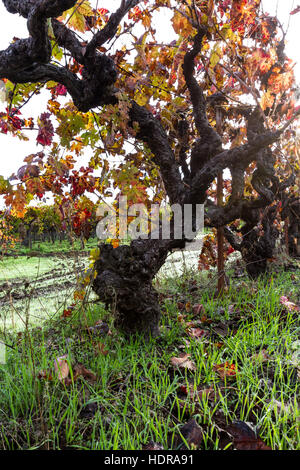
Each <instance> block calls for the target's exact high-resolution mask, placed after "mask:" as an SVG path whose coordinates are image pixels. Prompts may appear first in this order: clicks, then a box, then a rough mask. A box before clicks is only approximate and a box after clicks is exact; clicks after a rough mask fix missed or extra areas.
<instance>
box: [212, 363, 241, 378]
mask: <svg viewBox="0 0 300 470" xmlns="http://www.w3.org/2000/svg"><path fill="white" fill-rule="evenodd" d="M213 370H215V371H216V372H217V373H218V374H219V376H220V377H221V379H225V378H234V377H235V376H236V372H237V371H236V367H235V364H229V362H227V361H226V362H224V363H223V364H214V366H213Z"/></svg>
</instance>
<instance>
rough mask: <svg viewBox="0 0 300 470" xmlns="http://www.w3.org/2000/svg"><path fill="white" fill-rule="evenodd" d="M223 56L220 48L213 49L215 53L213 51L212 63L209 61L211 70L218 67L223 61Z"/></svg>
mask: <svg viewBox="0 0 300 470" xmlns="http://www.w3.org/2000/svg"><path fill="white" fill-rule="evenodd" d="M221 55H222V53H221V48H220V46H215V47H214V48H213V51H212V53H211V56H210V61H209V66H210V68H212V69H213V68H214V67H215V66H216V65H217V63H218V62H219V61H220V59H221Z"/></svg>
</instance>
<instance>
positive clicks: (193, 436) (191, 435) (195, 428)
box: [180, 419, 203, 449]
mask: <svg viewBox="0 0 300 470" xmlns="http://www.w3.org/2000/svg"><path fill="white" fill-rule="evenodd" d="M180 434H182V436H183V437H184V439H185V441H186V442H187V443H188V445H189V447H190V448H191V449H199V447H200V445H201V442H202V440H203V432H202V429H201V428H200V426H199V424H198V423H197V422H196V421H195V420H194V419H190V421H188V422H187V423H186V424H184V425H183V426H182V428H181V429H180Z"/></svg>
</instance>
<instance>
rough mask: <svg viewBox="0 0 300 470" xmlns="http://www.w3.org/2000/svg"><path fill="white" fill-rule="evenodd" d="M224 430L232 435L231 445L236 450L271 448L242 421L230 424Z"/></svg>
mask: <svg viewBox="0 0 300 470" xmlns="http://www.w3.org/2000/svg"><path fill="white" fill-rule="evenodd" d="M226 431H227V432H229V434H231V436H232V437H233V445H234V447H235V448H236V449H237V450H272V449H271V447H269V446H267V444H266V443H265V442H264V441H263V440H262V439H261V438H260V437H259V436H257V435H256V434H255V432H254V431H253V430H252V429H251V428H250V426H249V425H248V424H246V423H244V422H243V421H236V422H235V423H232V424H230V425H229V426H228V428H227V429H226Z"/></svg>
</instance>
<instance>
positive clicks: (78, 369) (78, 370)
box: [73, 364, 97, 382]
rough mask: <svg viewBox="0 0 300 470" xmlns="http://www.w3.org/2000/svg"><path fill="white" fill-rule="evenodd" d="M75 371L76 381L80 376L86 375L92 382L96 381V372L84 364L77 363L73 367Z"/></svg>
mask: <svg viewBox="0 0 300 470" xmlns="http://www.w3.org/2000/svg"><path fill="white" fill-rule="evenodd" d="M73 373H74V381H75V380H77V379H78V377H84V378H85V379H87V380H90V381H91V382H96V380H97V376H96V375H95V374H94V372H92V371H90V370H88V369H86V368H85V367H84V365H82V364H75V366H74V367H73Z"/></svg>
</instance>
